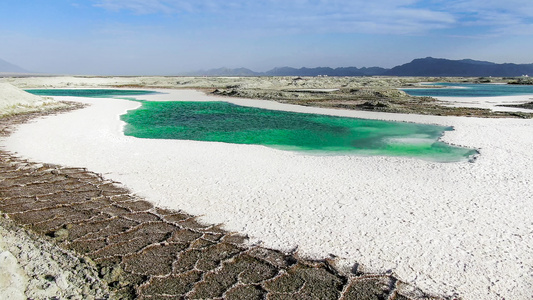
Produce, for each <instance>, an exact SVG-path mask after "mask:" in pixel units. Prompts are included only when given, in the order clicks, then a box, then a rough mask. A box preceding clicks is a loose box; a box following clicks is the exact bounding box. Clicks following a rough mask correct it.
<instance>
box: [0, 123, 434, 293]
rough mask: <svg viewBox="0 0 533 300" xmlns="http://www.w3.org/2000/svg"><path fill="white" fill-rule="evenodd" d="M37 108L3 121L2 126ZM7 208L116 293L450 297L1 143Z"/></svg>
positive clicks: (4, 130) (0, 190)
mask: <svg viewBox="0 0 533 300" xmlns="http://www.w3.org/2000/svg"><path fill="white" fill-rule="evenodd" d="M35 116H36V115H23V116H14V117H8V118H1V119H0V133H1V134H2V135H4V136H5V135H7V134H9V131H10V130H11V129H12V128H13V125H14V124H17V123H22V122H25V121H27V120H29V119H31V118H33V117H35ZM0 212H1V213H3V214H4V216H7V217H9V218H10V219H12V220H13V221H14V222H15V223H16V224H18V225H19V226H23V227H25V228H28V229H30V230H32V231H34V232H36V233H38V234H42V235H46V236H49V237H51V238H53V239H54V240H55V243H56V244H57V245H58V246H59V247H61V248H63V249H68V250H72V251H74V252H75V253H77V254H79V255H80V256H82V257H86V258H87V259H88V260H92V261H93V262H94V264H95V265H96V268H97V270H98V272H99V275H100V277H101V279H102V280H103V281H104V282H105V283H107V285H108V286H109V289H110V290H111V291H112V292H113V293H114V294H113V296H112V298H113V299H291V300H293V299H390V300H393V299H396V300H400V299H443V298H439V297H435V296H432V295H428V294H426V293H424V292H422V291H420V290H419V289H417V288H415V287H412V286H410V285H408V284H405V283H403V282H401V281H399V280H398V279H397V278H395V276H394V275H392V274H380V275H370V274H361V273H359V272H357V268H356V267H354V269H353V270H351V271H350V272H346V271H341V270H339V269H337V268H336V267H335V260H334V259H331V260H329V259H326V260H323V261H312V260H308V259H304V258H300V257H298V255H297V253H282V252H280V251H276V250H271V249H267V248H263V247H259V246H250V245H248V244H246V243H245V242H246V240H247V238H246V237H245V236H242V235H239V234H235V233H230V232H227V231H224V230H222V229H221V228H220V227H219V226H212V225H205V224H200V223H199V222H197V221H196V218H195V217H194V216H192V215H189V214H187V213H185V212H183V211H171V210H167V209H161V208H158V207H154V206H153V205H152V204H150V203H149V202H147V201H145V200H143V199H141V198H139V197H137V196H135V195H133V194H131V192H130V191H129V190H127V189H125V188H124V187H122V186H120V184H119V183H116V182H112V181H110V180H107V179H105V178H103V177H102V176H100V175H99V174H95V173H92V172H90V171H88V170H86V169H83V168H67V167H61V166H57V165H49V164H39V163H34V162H30V161H27V160H24V159H20V158H17V157H16V156H14V155H13V154H11V153H8V152H6V151H2V150H0Z"/></svg>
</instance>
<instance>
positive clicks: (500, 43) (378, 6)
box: [0, 0, 533, 75]
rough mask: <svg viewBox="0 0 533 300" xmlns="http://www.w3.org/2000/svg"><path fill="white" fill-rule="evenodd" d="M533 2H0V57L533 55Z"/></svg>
mask: <svg viewBox="0 0 533 300" xmlns="http://www.w3.org/2000/svg"><path fill="white" fill-rule="evenodd" d="M531 49H533V1H532V0H505V1H503V0H426V1H417V0H372V1H370V0H329V1H326V0H293V1H291V0H24V1H21V0H2V2H1V4H0V59H3V60H6V61H8V62H10V63H13V64H16V65H18V66H20V67H23V68H25V69H27V70H30V71H33V72H41V73H54V74H85V75H176V74H179V73H183V72H187V71H195V70H202V69H203V70H206V69H212V68H220V67H228V68H238V67H245V68H249V69H252V70H254V71H267V70H270V69H272V68H274V67H283V66H290V67H296V68H300V67H310V68H311V67H348V66H352V67H359V68H360V67H373V66H380V67H386V68H390V67H393V66H396V65H401V64H404V63H408V62H410V61H411V60H413V59H415V58H422V57H428V56H432V57H437V58H447V59H465V58H469V59H476V60H485V61H492V62H496V63H533V52H532V51H531Z"/></svg>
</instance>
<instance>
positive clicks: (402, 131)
mask: <svg viewBox="0 0 533 300" xmlns="http://www.w3.org/2000/svg"><path fill="white" fill-rule="evenodd" d="M26 91H27V92H30V93H32V94H36V95H42V96H76V97H94V98H111V97H127V96H138V95H147V94H152V93H155V92H151V91H144V90H112V89H40V90H36V89H33V90H26ZM139 102H141V103H142V106H141V107H140V108H138V109H136V110H131V111H128V112H127V113H126V114H125V115H122V116H121V119H122V120H123V121H125V122H126V123H127V125H126V126H125V129H124V133H125V134H126V135H129V136H134V137H138V138H150V139H179V140H196V141H212V142H225V143H234V144H256V145H265V146H269V147H273V148H278V149H283V150H293V151H300V152H308V153H316V154H321V155H324V154H325V155H327V154H355V155H386V156H409V157H418V158H422V159H426V160H433V161H443V162H455V161H462V160H467V159H470V158H471V157H472V156H473V155H474V154H476V153H477V151H475V150H473V149H467V148H461V147H455V146H451V145H448V144H445V143H443V142H439V141H438V139H439V137H440V136H442V134H443V133H444V131H450V130H452V128H451V127H445V126H436V125H425V124H415V123H404V122H386V121H377V120H365V119H355V118H343V117H332V116H325V115H318V114H303V113H293V112H285V111H274V110H267V109H260V108H252V107H244V106H238V105H234V104H230V103H226V102H150V101H139Z"/></svg>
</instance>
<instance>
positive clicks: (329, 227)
mask: <svg viewBox="0 0 533 300" xmlns="http://www.w3.org/2000/svg"><path fill="white" fill-rule="evenodd" d="M164 92H168V93H169V94H160V95H150V96H142V98H143V99H148V100H158V101H159V100H200V101H206V100H210V101H213V100H221V101H230V102H233V103H237V104H241V105H250V106H259V107H264V108H271V109H284V110H291V111H301V112H314V113H325V114H330V115H341V116H353V117H365V118H377V119H388V120H400V121H416V122H424V123H434V124H442V125H452V126H454V127H455V128H456V131H454V132H448V133H446V135H445V136H444V140H445V141H447V142H450V143H453V144H457V145H462V146H468V147H473V148H478V149H480V152H481V155H480V156H479V158H478V159H477V160H476V162H475V163H469V162H462V163H433V162H427V161H422V160H418V159H409V158H392V157H357V156H308V155H303V154H299V153H294V152H284V151H279V150H274V149H270V148H266V147H262V146H253V145H252V146H250V145H232V144H223V143H210V142H195V141H173V140H146V139H136V138H132V137H126V136H124V135H123V134H122V127H123V124H122V122H121V121H120V120H119V118H118V115H120V114H122V113H124V112H125V111H127V110H129V109H134V108H136V107H137V106H138V105H139V104H138V103H136V102H131V101H126V100H110V99H81V98H71V97H63V98H61V99H63V100H75V101H80V102H84V103H90V104H92V105H91V106H90V107H88V108H85V109H82V110H79V111H75V112H72V113H68V114H64V115H59V116H53V117H47V118H44V119H42V120H39V121H36V122H34V123H31V124H27V125H23V126H21V127H20V128H19V130H18V131H17V132H16V133H14V134H13V135H12V136H10V137H9V138H7V139H6V140H4V141H2V145H4V147H5V148H6V149H7V150H10V151H16V152H18V153H19V154H20V155H23V156H25V157H28V158H31V159H33V160H37V161H43V162H48V163H57V164H62V165H67V166H84V167H87V168H88V169H90V170H92V171H95V172H99V173H102V174H104V175H105V176H106V177H108V178H111V179H114V180H117V181H120V182H122V183H124V184H125V185H126V186H127V187H129V188H131V189H132V190H133V191H135V192H136V193H138V194H140V195H142V196H145V197H146V198H147V199H148V200H150V201H152V202H154V203H156V204H157V205H160V206H165V207H170V208H175V209H183V210H185V211H186V212H188V213H191V214H195V215H201V216H202V220H203V221H205V222H209V223H223V224H224V227H225V228H226V229H227V230H230V231H238V232H242V233H246V234H248V235H250V237H251V238H252V242H253V243H260V244H262V245H264V246H266V247H273V248H278V249H294V248H295V247H298V251H299V253H300V254H302V255H307V256H312V257H318V258H323V257H327V256H328V255H335V256H338V257H340V258H342V259H343V260H344V261H345V262H346V264H353V263H354V262H358V263H360V264H361V265H362V267H363V268H364V269H365V271H373V270H374V271H376V272H383V271H386V270H392V271H393V272H394V273H395V274H397V275H398V277H399V278H400V279H402V280H404V281H406V282H408V283H412V284H414V285H416V286H417V287H419V288H421V289H423V290H426V291H428V292H434V293H440V294H446V295H453V294H454V293H457V294H459V295H461V296H462V297H463V298H464V299H501V298H508V299H529V298H531V296H532V292H531V291H532V290H533V279H532V278H533V277H532V275H533V270H532V264H533V252H532V251H531V248H532V247H533V239H532V237H531V232H532V231H533V222H532V221H531V220H530V215H531V212H533V203H532V201H529V200H530V199H533V190H532V189H531V183H532V182H531V178H533V156H532V155H531V152H530V149H531V146H532V145H533V136H532V135H531V132H532V130H533V121H531V120H516V119H477V118H460V117H433V116H418V115H395V114H394V115H393V114H380V113H371V112H356V111H341V110H325V109H319V108H308V107H297V106H290V105H285V104H279V103H274V102H269V101H259V100H246V99H228V98H215V97H208V96H205V95H203V94H201V93H199V92H194V91H168V90H167V91H164ZM35 144H37V145H42V147H40V148H35V147H33V146H32V145H35Z"/></svg>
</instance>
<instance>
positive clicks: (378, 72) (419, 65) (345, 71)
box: [183, 57, 533, 77]
mask: <svg viewBox="0 0 533 300" xmlns="http://www.w3.org/2000/svg"><path fill="white" fill-rule="evenodd" d="M183 75H190V76H424V77H428V76H435V77H446V76H448V77H488V76H494V77H516V76H522V75H529V76H533V64H497V63H492V62H488V61H478V60H472V59H463V60H449V59H443V58H433V57H426V58H419V59H415V60H413V61H411V62H410V63H406V64H403V65H400V66H396V67H394V68H392V69H385V68H380V67H372V68H356V67H343V68H335V69H333V68H328V67H319V68H300V69H296V68H291V67H283V68H274V69H272V70H270V71H266V72H254V71H252V70H250V69H246V68H239V69H228V68H220V69H211V70H208V71H197V72H190V73H187V74H183Z"/></svg>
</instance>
